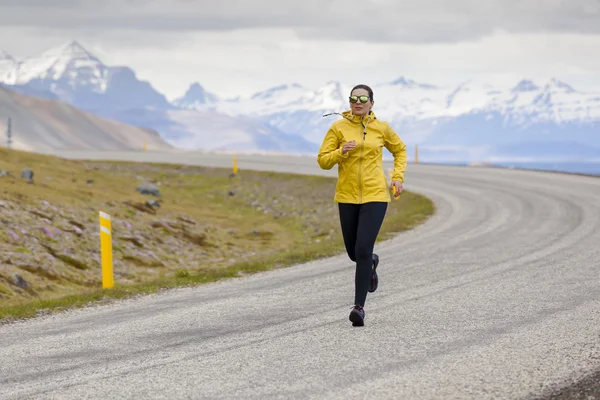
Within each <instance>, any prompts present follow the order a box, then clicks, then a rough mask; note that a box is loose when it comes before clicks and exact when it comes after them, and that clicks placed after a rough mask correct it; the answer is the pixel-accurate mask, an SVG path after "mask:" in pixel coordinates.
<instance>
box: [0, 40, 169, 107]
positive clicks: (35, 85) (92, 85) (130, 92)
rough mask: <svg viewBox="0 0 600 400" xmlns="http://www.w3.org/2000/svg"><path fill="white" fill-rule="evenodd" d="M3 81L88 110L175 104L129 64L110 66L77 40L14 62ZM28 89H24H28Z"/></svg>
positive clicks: (0, 69)
mask: <svg viewBox="0 0 600 400" xmlns="http://www.w3.org/2000/svg"><path fill="white" fill-rule="evenodd" d="M2 70H3V69H2V67H0V83H3V84H5V85H8V86H14V88H15V89H16V90H19V89H20V88H27V90H35V91H36V92H37V93H44V92H49V93H53V94H54V95H56V96H57V97H58V98H60V99H61V100H64V101H67V102H69V103H70V104H72V105H74V106H76V107H79V108H82V109H85V110H88V111H95V110H97V109H100V108H106V107H109V108H139V107H156V108H172V106H171V104H170V103H169V102H168V100H167V99H166V98H165V97H164V95H162V94H160V93H158V92H157V91H156V90H155V89H154V88H152V86H151V85H150V84H149V83H148V82H144V81H140V80H138V79H137V77H136V76H135V73H134V72H133V71H132V70H131V69H130V68H127V67H108V66H106V65H105V64H104V63H102V61H100V60H99V59H98V58H97V57H96V56H94V55H93V54H92V53H90V52H89V51H87V50H86V49H85V48H83V47H82V46H81V45H80V44H79V43H78V42H76V41H69V42H66V43H64V44H62V45H61V46H58V47H56V48H52V49H49V50H46V51H45V52H43V53H41V54H40V55H38V56H35V57H30V58H27V59H25V60H22V61H18V62H16V63H13V65H12V69H11V70H10V72H8V73H6V72H5V73H4V74H2ZM27 90H25V91H27Z"/></svg>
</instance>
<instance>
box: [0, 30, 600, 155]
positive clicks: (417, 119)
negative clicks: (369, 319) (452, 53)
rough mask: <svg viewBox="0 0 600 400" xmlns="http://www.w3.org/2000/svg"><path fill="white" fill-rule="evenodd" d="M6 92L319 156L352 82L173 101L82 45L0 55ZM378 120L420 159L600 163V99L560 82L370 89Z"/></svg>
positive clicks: (195, 91) (180, 131)
mask: <svg viewBox="0 0 600 400" xmlns="http://www.w3.org/2000/svg"><path fill="white" fill-rule="evenodd" d="M0 84H2V85H5V86H8V87H10V88H12V89H14V90H16V91H19V92H21V93H24V94H28V95H34V96H39V97H45V98H49V99H59V100H62V101H65V102H67V103H69V104H71V105H73V106H75V107H77V108H80V109H82V110H85V111H88V112H91V113H94V114H97V115H99V116H102V117H105V118H110V119H114V120H117V121H120V122H124V123H127V124H132V125H137V126H141V127H145V128H149V129H153V130H156V131H157V132H158V133H159V134H160V135H161V136H162V138H164V139H165V140H166V141H167V142H168V143H170V144H171V145H173V146H176V147H181V148H190V149H198V148H201V149H213V150H217V149H228V150H236V151H257V150H258V151H278V152H289V153H311V154H314V153H315V152H316V151H317V149H318V147H319V145H320V143H321V140H322V138H323V136H324V134H325V132H326V131H327V129H328V127H329V125H330V124H331V123H332V122H333V120H334V119H335V118H339V116H335V115H333V116H330V117H326V118H323V114H324V113H329V112H340V111H343V110H346V109H348V108H349V107H348V101H347V98H348V95H349V92H350V89H351V87H352V85H348V84H344V83H341V82H337V81H330V82H327V83H326V84H324V85H323V86H322V87H318V88H307V87H304V86H303V85H300V84H298V83H288V84H282V85H279V86H275V87H272V88H268V89H266V90H264V91H260V92H258V93H255V94H253V95H250V96H238V97H234V98H224V97H221V96H219V95H217V94H215V93H210V92H208V91H207V90H205V89H204V87H203V86H202V85H201V84H200V83H199V82H193V83H191V84H190V86H189V89H188V90H187V91H186V92H185V93H183V94H182V95H181V96H180V97H178V98H176V99H174V100H172V101H169V100H168V99H167V98H166V97H165V96H164V95H163V94H162V93H160V92H159V91H158V90H156V89H155V88H154V87H153V86H152V84H151V83H149V82H146V81H143V80H140V79H139V78H138V77H137V76H136V74H135V72H134V71H133V70H132V69H131V68H129V67H126V66H107V65H105V64H104V63H103V62H102V61H100V60H99V59H98V58H97V57H96V56H94V55H93V54H92V53H90V52H89V51H87V50H86V49H85V48H84V47H83V46H81V45H80V44H79V43H78V42H76V41H70V42H67V43H65V44H63V45H61V46H59V47H57V48H53V49H50V50H47V51H45V52H43V53H42V54H40V55H38V56H35V57H31V58H28V59H25V60H16V59H15V58H14V57H12V56H10V55H9V54H7V53H6V52H3V51H1V50H0ZM371 86H372V88H373V90H374V93H375V106H374V109H373V110H374V111H375V113H376V114H377V116H378V118H381V119H384V120H387V121H389V122H390V124H391V125H392V127H393V128H394V129H395V130H396V132H398V134H399V135H400V136H401V137H402V139H403V140H404V141H405V142H406V143H407V146H408V148H409V150H410V151H411V155H412V151H413V150H414V148H415V146H416V145H418V146H419V156H420V158H421V159H423V160H427V159H430V160H445V161H485V160H490V161H491V160H500V159H519V160H526V159H535V160H546V159H547V160H561V159H564V160H578V161H581V159H582V157H583V158H586V159H590V160H592V159H600V93H590V92H585V91H582V90H579V89H576V88H573V87H572V86H571V85H569V84H568V83H566V82H563V81H561V80H559V79H556V78H553V79H549V80H547V81H543V82H536V81H534V80H533V79H522V80H520V81H516V82H514V84H512V85H508V86H501V85H498V84H495V83H490V82H477V81H474V80H473V81H467V82H464V83H462V84H460V85H437V84H432V83H427V82H417V81H415V80H412V79H408V78H406V77H402V76H401V77H398V78H397V79H394V80H391V81H388V82H375V83H373V84H371Z"/></svg>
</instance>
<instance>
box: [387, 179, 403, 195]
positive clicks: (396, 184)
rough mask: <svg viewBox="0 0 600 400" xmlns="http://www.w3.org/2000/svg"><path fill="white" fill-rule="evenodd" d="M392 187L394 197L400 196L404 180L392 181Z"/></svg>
mask: <svg viewBox="0 0 600 400" xmlns="http://www.w3.org/2000/svg"><path fill="white" fill-rule="evenodd" d="M390 188H391V189H392V193H394V198H395V199H397V198H398V197H400V193H402V182H400V181H392V185H391V187H390Z"/></svg>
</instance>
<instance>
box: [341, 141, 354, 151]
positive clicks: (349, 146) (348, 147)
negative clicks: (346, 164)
mask: <svg viewBox="0 0 600 400" xmlns="http://www.w3.org/2000/svg"><path fill="white" fill-rule="evenodd" d="M355 148H356V141H355V140H351V141H349V142H346V143H344V145H343V146H342V154H346V153H347V152H349V151H350V150H353V149H355Z"/></svg>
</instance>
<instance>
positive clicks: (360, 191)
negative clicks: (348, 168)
mask: <svg viewBox="0 0 600 400" xmlns="http://www.w3.org/2000/svg"><path fill="white" fill-rule="evenodd" d="M360 124H361V125H362V127H363V137H362V144H361V146H360V158H359V160H358V203H359V204H362V176H361V175H362V160H363V150H364V149H365V136H366V135H367V127H366V126H365V124H364V123H363V122H362V121H361V122H360Z"/></svg>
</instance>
